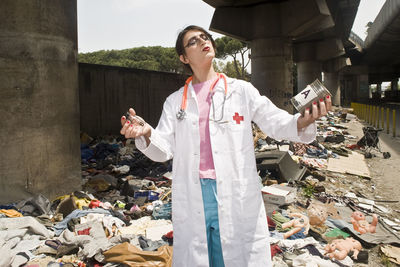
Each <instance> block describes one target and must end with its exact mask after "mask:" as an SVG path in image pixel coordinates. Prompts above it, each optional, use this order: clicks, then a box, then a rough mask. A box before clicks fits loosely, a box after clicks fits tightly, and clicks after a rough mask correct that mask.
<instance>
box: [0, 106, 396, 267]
mask: <svg viewBox="0 0 400 267" xmlns="http://www.w3.org/2000/svg"><path fill="white" fill-rule="evenodd" d="M351 120H357V118H356V117H355V116H354V115H352V114H350V113H348V112H342V111H339V112H335V113H333V112H331V113H329V114H328V115H327V116H326V117H324V118H322V119H321V120H320V121H318V122H317V123H318V135H317V138H316V140H315V141H314V142H313V143H311V144H300V143H292V142H288V141H285V140H279V141H278V140H273V139H271V138H269V137H268V136H266V135H265V134H264V133H262V132H260V131H259V130H258V129H257V126H256V125H254V129H253V133H254V135H253V136H254V148H255V153H256V161H257V169H258V173H259V176H260V183H262V190H261V194H262V195H263V199H264V202H265V207H266V213H267V218H266V219H267V220H268V226H269V230H270V236H271V237H270V241H271V254H272V256H273V258H272V260H273V263H274V266H355V265H357V264H367V263H368V262H371V260H372V261H373V260H374V259H371V253H370V251H371V249H373V248H376V247H379V248H380V250H381V252H382V253H383V254H385V255H386V257H387V258H388V259H389V260H390V261H392V262H394V263H398V264H399V263H400V256H399V255H400V252H399V250H400V249H399V246H400V237H399V234H398V231H400V220H399V219H398V215H399V213H398V212H396V211H393V210H392V209H391V208H390V207H389V206H387V205H385V202H384V201H377V197H376V196H375V193H374V188H373V182H372V177H371V174H370V172H369V169H368V166H367V164H366V159H365V155H366V153H370V154H371V153H372V151H371V149H370V148H369V147H366V146H363V143H362V142H360V138H361V137H360V136H352V135H351V134H350V133H349V131H348V129H347V126H346V122H349V121H351ZM375 141H376V140H375ZM81 143H82V146H81V158H82V184H83V186H82V190H81V191H76V192H71V194H68V195H64V196H59V197H57V198H56V199H53V200H48V199H46V198H45V197H44V196H42V195H38V196H35V197H32V198H29V199H26V200H23V201H20V202H17V203H9V204H6V205H1V206H0V255H1V257H0V266H32V267H33V266H80V267H83V266H107V267H111V266H121V265H123V264H126V265H130V266H171V261H172V257H171V256H172V247H173V229H172V223H171V198H172V197H173V196H172V194H171V183H172V180H171V162H165V163H156V162H153V161H151V160H149V159H148V158H146V157H145V156H144V155H143V154H141V153H140V152H139V151H138V150H136V148H135V146H134V142H133V141H132V140H125V139H123V138H122V137H113V136H106V137H101V138H97V139H93V138H91V137H90V136H88V135H86V134H84V133H83V134H82V135H81ZM373 144H375V145H376V144H377V142H373ZM377 153H378V152H377ZM367 155H368V156H369V154H367ZM385 158H386V157H385ZM396 216H397V217H396ZM364 266H366V265H364ZM376 266H379V262H378V265H376Z"/></svg>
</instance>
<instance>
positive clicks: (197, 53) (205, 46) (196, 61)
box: [179, 30, 215, 67]
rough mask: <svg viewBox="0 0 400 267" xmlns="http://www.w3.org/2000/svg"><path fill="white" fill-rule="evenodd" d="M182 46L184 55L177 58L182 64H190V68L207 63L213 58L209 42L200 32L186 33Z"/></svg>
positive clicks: (212, 50)
mask: <svg viewBox="0 0 400 267" xmlns="http://www.w3.org/2000/svg"><path fill="white" fill-rule="evenodd" d="M183 46H184V47H185V53H186V55H181V56H180V57H179V58H180V60H181V61H182V62H183V63H185V64H190V66H192V67H195V66H201V65H203V64H205V63H209V62H210V61H212V60H213V59H214V57H215V51H214V47H213V46H212V43H211V40H210V39H209V37H208V36H207V35H206V34H205V33H204V32H202V31H197V30H193V31H188V32H187V33H186V34H185V36H184V37H183Z"/></svg>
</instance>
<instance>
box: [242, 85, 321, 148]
mask: <svg viewBox="0 0 400 267" xmlns="http://www.w3.org/2000/svg"><path fill="white" fill-rule="evenodd" d="M244 91H245V94H246V99H247V101H248V103H247V105H248V107H249V113H250V116H251V117H252V121H254V122H255V123H256V124H257V125H258V127H260V129H261V130H262V131H263V132H264V133H265V134H267V135H268V136H270V137H272V138H274V139H277V140H282V139H285V140H289V141H293V142H301V143H311V142H312V141H314V140H315V137H316V133H317V128H316V125H315V122H314V123H312V124H310V125H309V126H307V127H305V128H303V129H301V130H300V131H298V130H297V119H298V118H299V117H300V114H299V113H297V114H295V115H291V114H289V113H288V112H287V111H285V110H283V109H280V108H278V107H277V106H275V105H274V104H273V103H272V102H271V100H269V99H268V98H267V97H266V96H261V95H260V93H259V91H258V90H257V89H256V88H255V87H254V86H253V85H252V84H251V83H247V82H246V83H245V84H244Z"/></svg>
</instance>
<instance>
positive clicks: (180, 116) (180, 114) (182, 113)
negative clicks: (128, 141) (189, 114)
mask: <svg viewBox="0 0 400 267" xmlns="http://www.w3.org/2000/svg"><path fill="white" fill-rule="evenodd" d="M185 116H186V112H185V110H183V109H180V110H179V111H178V113H176V118H177V119H178V120H180V121H181V120H183V119H184V118H185Z"/></svg>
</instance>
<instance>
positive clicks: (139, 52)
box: [78, 46, 183, 73]
mask: <svg viewBox="0 0 400 267" xmlns="http://www.w3.org/2000/svg"><path fill="white" fill-rule="evenodd" d="M78 61H79V62H83V63H92V64H102V65H111V66H120V67H128V68H137V69H146V70H156V71H168V72H177V73H183V65H182V63H181V62H180V60H179V58H178V56H177V55H176V52H175V48H173V47H161V46H148V47H144V46H142V47H135V48H129V49H123V50H107V51H105V50H100V51H96V52H91V53H79V55H78Z"/></svg>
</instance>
